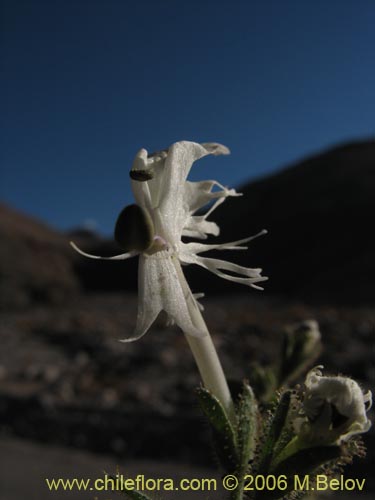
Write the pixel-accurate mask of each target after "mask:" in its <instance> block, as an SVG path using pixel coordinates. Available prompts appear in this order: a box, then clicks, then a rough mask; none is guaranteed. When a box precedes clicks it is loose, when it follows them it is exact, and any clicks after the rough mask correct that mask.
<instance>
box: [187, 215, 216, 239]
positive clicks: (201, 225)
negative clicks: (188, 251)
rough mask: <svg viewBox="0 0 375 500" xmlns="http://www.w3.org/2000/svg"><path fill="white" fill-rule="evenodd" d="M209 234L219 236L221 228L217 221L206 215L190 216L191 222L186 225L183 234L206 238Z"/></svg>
mask: <svg viewBox="0 0 375 500" xmlns="http://www.w3.org/2000/svg"><path fill="white" fill-rule="evenodd" d="M208 234H212V235H213V236H218V235H219V234H220V228H219V226H218V225H217V224H216V222H210V221H207V220H206V219H205V217H202V216H197V215H193V216H191V217H189V222H188V223H187V224H186V225H185V228H184V229H183V231H182V236H189V237H190V238H199V239H202V240H205V239H206V238H207V235H208Z"/></svg>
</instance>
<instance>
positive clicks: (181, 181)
mask: <svg viewBox="0 0 375 500" xmlns="http://www.w3.org/2000/svg"><path fill="white" fill-rule="evenodd" d="M226 152H227V150H226V148H225V147H224V146H220V145H217V144H209V145H208V144H206V145H205V147H204V146H201V145H200V144H198V143H195V142H188V141H182V142H176V143H175V144H173V145H172V146H171V147H170V148H169V151H168V156H167V158H166V159H165V163H164V167H163V170H162V174H161V175H162V177H163V179H162V184H161V185H162V188H161V190H160V191H161V192H160V205H159V208H160V214H161V218H162V219H163V221H165V231H166V233H167V234H166V237H167V238H166V239H167V240H168V241H170V242H171V243H172V244H178V241H179V240H180V237H181V233H182V228H183V227H184V223H185V220H186V218H187V215H188V211H189V207H188V206H186V200H185V181H186V178H187V176H188V173H189V171H190V169H191V166H192V164H193V163H194V161H196V160H199V159H200V158H202V157H203V156H206V155H208V154H225V153H226Z"/></svg>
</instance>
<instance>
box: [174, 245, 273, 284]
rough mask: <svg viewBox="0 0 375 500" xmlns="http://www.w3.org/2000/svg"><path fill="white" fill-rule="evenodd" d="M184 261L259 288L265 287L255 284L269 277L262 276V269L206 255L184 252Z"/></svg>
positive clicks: (231, 279) (220, 276)
mask: <svg viewBox="0 0 375 500" xmlns="http://www.w3.org/2000/svg"><path fill="white" fill-rule="evenodd" d="M181 260H182V262H184V263H185V264H197V265H198V266H201V267H204V268H205V269H207V270H208V271H211V272H212V273H214V274H216V275H217V276H219V278H223V279H226V280H228V281H234V282H235V283H242V284H243V285H248V286H251V287H253V288H257V289H258V290H263V288H261V287H259V286H257V285H255V283H259V282H261V281H266V280H267V279H268V278H266V277H264V276H261V274H260V273H261V272H262V269H251V268H248V267H243V266H239V265H238V264H234V263H232V262H227V261H226V260H219V259H209V258H205V257H200V256H198V255H194V254H190V255H189V254H186V253H185V254H184V255H183V257H182V256H181ZM222 270H225V271H230V272H232V273H236V274H239V275H240V276H233V275H232V274H227V273H223V272H222Z"/></svg>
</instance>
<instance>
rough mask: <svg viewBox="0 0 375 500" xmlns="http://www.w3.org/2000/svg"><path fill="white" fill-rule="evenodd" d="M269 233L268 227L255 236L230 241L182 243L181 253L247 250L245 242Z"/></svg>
mask: <svg viewBox="0 0 375 500" xmlns="http://www.w3.org/2000/svg"><path fill="white" fill-rule="evenodd" d="M264 234H267V230H266V229H262V231H260V232H259V233H257V234H255V235H254V236H249V237H247V238H243V239H242V240H237V241H230V242H228V243H218V244H216V245H207V244H206V243H199V242H191V243H181V244H180V248H181V254H182V255H185V254H186V253H188V254H199V253H203V252H208V251H209V250H247V246H241V245H242V244H243V243H248V242H249V241H252V240H254V239H255V238H258V237H259V236H263V235H264Z"/></svg>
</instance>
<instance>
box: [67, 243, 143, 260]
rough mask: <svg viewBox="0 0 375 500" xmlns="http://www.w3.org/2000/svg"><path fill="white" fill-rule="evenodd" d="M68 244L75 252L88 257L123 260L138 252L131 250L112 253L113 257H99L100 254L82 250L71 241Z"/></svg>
mask: <svg viewBox="0 0 375 500" xmlns="http://www.w3.org/2000/svg"><path fill="white" fill-rule="evenodd" d="M70 245H71V246H72V247H73V248H74V250H75V251H76V252H78V253H80V254H81V255H84V256H85V257H88V258H89V259H100V260H125V259H130V258H131V257H135V256H136V255H138V254H139V252H137V251H133V252H127V253H122V254H120V255H114V256H113V257H101V256H100V255H92V254H91V253H86V252H84V251H83V250H81V249H80V248H78V247H77V245H76V244H75V243H74V242H73V241H70Z"/></svg>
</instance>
